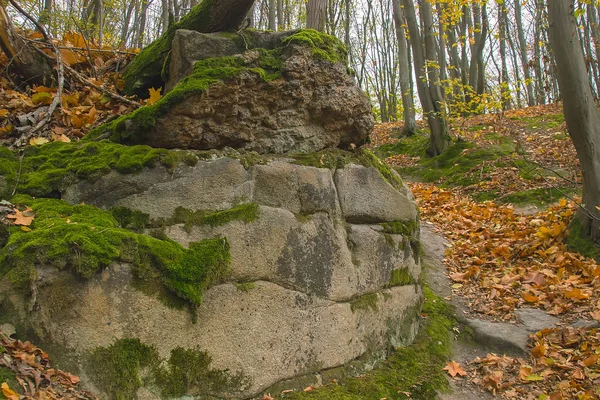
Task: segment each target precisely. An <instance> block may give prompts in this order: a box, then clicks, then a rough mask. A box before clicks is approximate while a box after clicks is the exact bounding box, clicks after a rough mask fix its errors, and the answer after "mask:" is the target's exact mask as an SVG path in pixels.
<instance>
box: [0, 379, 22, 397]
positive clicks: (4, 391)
mask: <svg viewBox="0 0 600 400" xmlns="http://www.w3.org/2000/svg"><path fill="white" fill-rule="evenodd" d="M2 394H3V395H4V397H6V398H7V399H8V400H19V399H20V398H21V396H19V395H18V394H17V392H15V391H14V390H12V389H11V388H9V387H8V383H6V382H4V383H3V384H2Z"/></svg>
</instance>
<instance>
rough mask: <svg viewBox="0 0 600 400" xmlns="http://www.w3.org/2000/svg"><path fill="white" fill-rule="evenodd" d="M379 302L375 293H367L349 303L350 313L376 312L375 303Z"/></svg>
mask: <svg viewBox="0 0 600 400" xmlns="http://www.w3.org/2000/svg"><path fill="white" fill-rule="evenodd" d="M378 302H379V296H378V295H377V293H369V294H365V295H363V296H360V297H359V298H358V299H356V300H353V301H351V302H350V309H351V310H352V312H356V311H359V310H372V311H377V303H378Z"/></svg>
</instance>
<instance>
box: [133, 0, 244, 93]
mask: <svg viewBox="0 0 600 400" xmlns="http://www.w3.org/2000/svg"><path fill="white" fill-rule="evenodd" d="M252 4H254V0H203V1H202V3H200V4H198V5H197V6H196V7H194V8H193V9H192V10H191V11H190V13H189V14H187V15H185V16H184V17H183V18H182V19H181V21H179V22H177V23H176V24H173V25H171V26H169V28H168V29H167V31H166V32H165V33H163V34H162V36H161V37H160V38H158V39H157V40H155V41H154V42H152V43H151V44H150V45H149V46H147V47H146V48H144V50H142V51H141V52H140V54H138V55H137V57H136V58H135V59H134V60H133V61H132V62H131V64H129V65H128V66H127V68H125V70H124V72H123V78H124V80H125V93H127V94H134V93H135V94H138V95H139V96H142V97H147V96H148V89H149V88H152V87H154V88H159V87H162V86H163V85H164V82H165V80H164V79H163V77H162V76H161V73H162V70H163V66H164V64H165V60H166V58H167V55H168V54H169V51H170V50H171V42H172V40H173V36H174V35H175V31H176V30H177V29H189V30H194V31H198V32H204V33H208V32H220V31H227V30H231V29H236V28H237V27H238V26H239V25H240V24H241V23H242V21H243V20H244V18H245V17H246V14H247V13H248V10H249V9H250V7H252Z"/></svg>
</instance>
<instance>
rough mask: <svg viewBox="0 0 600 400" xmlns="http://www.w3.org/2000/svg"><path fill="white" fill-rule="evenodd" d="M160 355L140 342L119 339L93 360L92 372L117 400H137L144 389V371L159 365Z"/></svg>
mask: <svg viewBox="0 0 600 400" xmlns="http://www.w3.org/2000/svg"><path fill="white" fill-rule="evenodd" d="M158 360H159V357H158V352H157V351H156V349H155V348H154V347H150V346H148V345H145V344H143V343H142V342H140V340H139V339H119V340H117V341H115V342H114V343H113V344H112V345H110V346H109V347H99V348H97V349H95V350H94V351H93V352H92V353H91V354H90V356H89V360H88V363H87V365H88V372H89V376H90V377H91V379H92V380H93V381H94V383H96V384H97V385H98V386H99V387H100V388H102V390H104V391H105V392H107V394H108V395H109V396H110V397H111V398H113V399H117V400H121V399H122V400H126V399H135V398H136V391H137V390H138V389H139V388H140V387H141V386H142V380H141V378H140V371H141V370H143V369H144V368H151V367H153V366H155V365H156V364H157V363H158Z"/></svg>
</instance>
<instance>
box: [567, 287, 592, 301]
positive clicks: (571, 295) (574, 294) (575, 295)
mask: <svg viewBox="0 0 600 400" xmlns="http://www.w3.org/2000/svg"><path fill="white" fill-rule="evenodd" d="M565 297H566V298H568V299H578V300H583V299H587V298H588V297H590V295H589V294H587V293H584V292H583V291H582V290H581V289H579V288H575V289H573V290H571V291H569V292H565Z"/></svg>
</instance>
